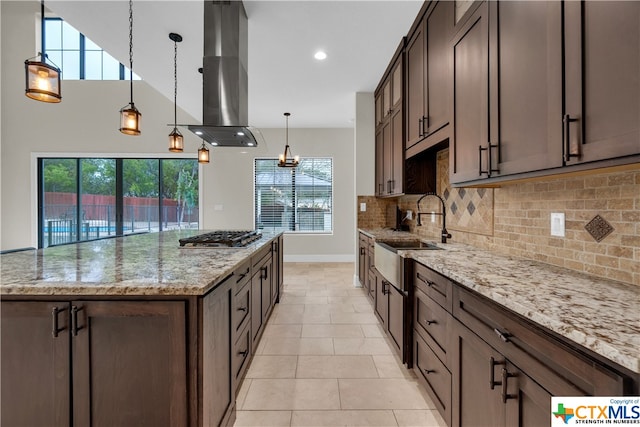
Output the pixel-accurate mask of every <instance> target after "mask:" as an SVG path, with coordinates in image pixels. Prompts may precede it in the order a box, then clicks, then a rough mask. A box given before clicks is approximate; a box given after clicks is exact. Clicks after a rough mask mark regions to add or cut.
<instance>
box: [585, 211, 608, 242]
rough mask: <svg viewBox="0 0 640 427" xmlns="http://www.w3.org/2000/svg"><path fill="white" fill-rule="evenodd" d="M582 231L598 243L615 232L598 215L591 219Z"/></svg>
mask: <svg viewBox="0 0 640 427" xmlns="http://www.w3.org/2000/svg"><path fill="white" fill-rule="evenodd" d="M584 229H585V230H587V231H588V232H589V234H590V235H591V237H593V238H594V239H595V241H596V242H598V243H599V242H600V241H602V239H604V238H605V237H607V236H608V235H609V234H611V232H612V231H613V230H615V229H614V228H613V226H611V224H609V223H608V222H607V220H606V219H604V218H602V217H601V216H600V215H596V216H595V217H593V219H592V220H591V221H589V222H588V223H587V225H585V226H584Z"/></svg>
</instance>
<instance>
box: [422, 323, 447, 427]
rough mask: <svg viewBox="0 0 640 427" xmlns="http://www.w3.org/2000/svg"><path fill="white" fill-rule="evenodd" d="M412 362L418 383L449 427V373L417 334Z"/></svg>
mask: <svg viewBox="0 0 640 427" xmlns="http://www.w3.org/2000/svg"><path fill="white" fill-rule="evenodd" d="M413 361H414V368H413V370H414V372H415V373H416V375H417V376H418V382H420V384H422V385H423V386H424V387H425V388H426V390H427V393H428V394H429V396H430V397H431V400H433V403H434V404H435V405H436V407H437V408H438V411H439V412H440V415H442V418H444V420H445V421H446V423H447V425H451V373H450V372H449V371H448V370H447V368H446V367H445V366H444V365H443V364H442V362H441V361H440V359H438V357H436V355H435V353H434V352H433V351H431V348H429V346H428V345H427V344H426V343H425V342H424V341H423V340H422V338H420V335H419V334H415V338H414V350H413Z"/></svg>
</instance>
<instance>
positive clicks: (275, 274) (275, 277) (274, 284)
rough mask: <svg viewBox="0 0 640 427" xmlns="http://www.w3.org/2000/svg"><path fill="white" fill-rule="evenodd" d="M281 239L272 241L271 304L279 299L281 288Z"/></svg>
mask: <svg viewBox="0 0 640 427" xmlns="http://www.w3.org/2000/svg"><path fill="white" fill-rule="evenodd" d="M279 254H280V241H279V240H278V239H276V240H274V241H273V242H272V243H271V283H270V285H271V305H272V306H273V305H274V304H275V303H276V302H277V301H278V299H279V297H280V295H279V292H278V290H279V289H280V279H279V276H280V274H282V273H281V272H280V257H279Z"/></svg>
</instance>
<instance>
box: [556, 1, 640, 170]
mask: <svg viewBox="0 0 640 427" xmlns="http://www.w3.org/2000/svg"><path fill="white" fill-rule="evenodd" d="M564 8H565V22H564V24H565V31H564V35H565V43H566V46H565V64H566V65H565V66H566V68H565V85H566V87H565V97H566V109H565V111H564V113H565V116H564V133H565V147H564V154H565V161H566V163H567V164H569V165H572V164H576V163H585V162H592V161H596V160H601V159H609V158H615V157H621V156H628V155H633V154H638V153H640V2H637V1H615V2H614V1H585V2H566V3H565V4H564Z"/></svg>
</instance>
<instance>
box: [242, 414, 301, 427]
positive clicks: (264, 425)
mask: <svg viewBox="0 0 640 427" xmlns="http://www.w3.org/2000/svg"><path fill="white" fill-rule="evenodd" d="M290 425H291V411H237V412H236V422H235V424H234V427H288V426H290Z"/></svg>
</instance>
